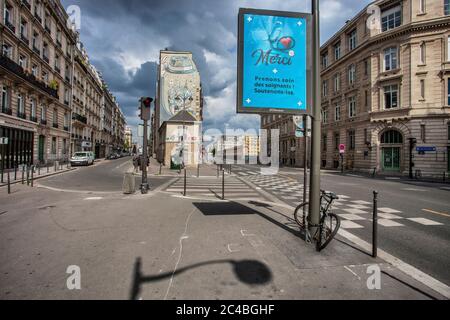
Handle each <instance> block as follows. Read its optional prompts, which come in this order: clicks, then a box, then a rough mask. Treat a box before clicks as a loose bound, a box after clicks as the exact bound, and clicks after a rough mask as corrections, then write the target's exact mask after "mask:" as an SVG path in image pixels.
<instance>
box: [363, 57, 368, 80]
mask: <svg viewBox="0 0 450 320" xmlns="http://www.w3.org/2000/svg"><path fill="white" fill-rule="evenodd" d="M364 75H365V76H368V75H369V59H366V60H364Z"/></svg>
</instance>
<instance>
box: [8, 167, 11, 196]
mask: <svg viewBox="0 0 450 320" xmlns="http://www.w3.org/2000/svg"><path fill="white" fill-rule="evenodd" d="M7 175H8V176H7V177H8V194H11V180H10V178H9V171H8V173H7Z"/></svg>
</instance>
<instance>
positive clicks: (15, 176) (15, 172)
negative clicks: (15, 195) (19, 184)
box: [14, 165, 17, 181]
mask: <svg viewBox="0 0 450 320" xmlns="http://www.w3.org/2000/svg"><path fill="white" fill-rule="evenodd" d="M16 180H17V165H14V181H16Z"/></svg>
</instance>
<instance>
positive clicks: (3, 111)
mask: <svg viewBox="0 0 450 320" xmlns="http://www.w3.org/2000/svg"><path fill="white" fill-rule="evenodd" d="M1 110H2V113H4V114H7V115H10V116H11V115H12V109H11V108H8V107H2V109H1Z"/></svg>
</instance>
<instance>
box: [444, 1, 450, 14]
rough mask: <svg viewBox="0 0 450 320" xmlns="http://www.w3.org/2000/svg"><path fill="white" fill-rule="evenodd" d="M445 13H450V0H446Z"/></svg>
mask: <svg viewBox="0 0 450 320" xmlns="http://www.w3.org/2000/svg"><path fill="white" fill-rule="evenodd" d="M444 14H445V15H446V16H448V15H450V0H444Z"/></svg>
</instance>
